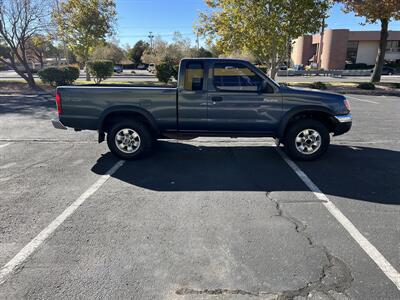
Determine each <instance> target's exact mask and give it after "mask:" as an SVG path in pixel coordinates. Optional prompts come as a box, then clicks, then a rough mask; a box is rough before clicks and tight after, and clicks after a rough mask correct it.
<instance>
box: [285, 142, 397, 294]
mask: <svg viewBox="0 0 400 300" xmlns="http://www.w3.org/2000/svg"><path fill="white" fill-rule="evenodd" d="M277 151H278V153H279V154H280V155H281V157H282V158H283V160H284V161H285V162H286V163H287V164H288V165H289V167H290V168H291V169H292V170H293V171H294V172H295V173H296V174H297V176H299V177H300V179H301V180H302V181H303V182H304V184H305V185H306V186H307V187H308V188H309V189H310V191H311V192H312V193H313V194H314V195H315V196H316V197H317V198H318V199H319V200H321V201H323V202H322V205H324V206H325V208H326V209H327V210H328V211H329V213H330V214H331V215H332V216H333V217H334V218H335V219H336V220H337V221H338V222H339V223H340V224H341V225H342V226H343V228H344V229H346V231H347V232H348V233H349V234H350V236H351V237H352V238H353V239H354V240H355V241H356V242H357V244H358V245H359V246H360V247H361V248H362V249H363V250H364V251H365V253H367V254H368V256H369V257H370V258H371V259H372V260H373V261H374V262H375V263H376V265H377V266H378V267H379V268H380V269H381V270H382V272H383V273H384V274H385V275H386V277H387V278H389V279H390V280H391V281H392V282H393V283H394V284H395V285H396V287H397V289H398V290H400V273H399V272H398V271H397V270H396V269H395V268H394V267H393V266H392V265H391V264H390V263H389V261H388V260H387V259H386V258H385V257H384V256H383V255H382V254H381V253H380V252H379V251H378V249H376V247H375V246H374V245H372V244H371V243H370V242H369V241H368V240H367V239H366V238H365V236H363V235H362V233H361V232H360V231H359V230H358V229H357V228H356V227H355V226H354V224H353V223H351V221H350V220H349V219H348V218H347V217H346V216H345V215H344V214H343V213H342V212H341V211H340V210H339V208H337V206H336V205H335V204H333V202H332V201H330V200H329V198H328V197H327V196H326V195H325V194H324V193H322V192H321V190H320V189H319V188H318V187H317V186H316V185H315V183H314V182H312V181H311V179H310V178H309V177H308V176H307V175H306V174H305V173H304V172H303V171H302V170H301V169H300V168H299V167H298V166H297V164H295V163H294V162H293V161H292V160H291V159H290V158H289V157H288V156H287V155H286V154H285V153H283V152H282V150H280V149H279V148H277Z"/></svg>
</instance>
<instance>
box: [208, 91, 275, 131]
mask: <svg viewBox="0 0 400 300" xmlns="http://www.w3.org/2000/svg"><path fill="white" fill-rule="evenodd" d="M215 97H219V98H222V99H220V101H213V98H215ZM208 105H209V107H208V128H209V130H210V131H245V132H253V131H254V132H271V131H274V130H275V129H276V128H277V126H278V123H279V119H280V117H281V113H282V97H281V96H280V95H279V94H260V93H252V92H251V93H247V92H246V93H237V92H209V95H208Z"/></svg>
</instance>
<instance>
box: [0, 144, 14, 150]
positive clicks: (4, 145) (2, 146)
mask: <svg viewBox="0 0 400 300" xmlns="http://www.w3.org/2000/svg"><path fill="white" fill-rule="evenodd" d="M11 144H12V143H6V144H3V145H0V149H1V148H5V147H7V146H10V145H11Z"/></svg>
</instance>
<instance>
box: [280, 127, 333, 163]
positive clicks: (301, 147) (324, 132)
mask: <svg viewBox="0 0 400 300" xmlns="http://www.w3.org/2000/svg"><path fill="white" fill-rule="evenodd" d="M329 144H330V135H329V131H328V129H327V128H326V126H325V125H324V124H322V123H321V122H319V121H317V120H312V119H305V120H299V121H297V122H296V123H294V124H292V125H291V126H290V127H289V128H288V130H287V132H286V135H285V149H286V152H287V154H288V155H289V156H290V157H291V158H292V159H295V160H306V161H310V160H315V159H317V158H319V157H321V156H322V155H323V154H324V153H325V152H326V150H327V149H328V147H329Z"/></svg>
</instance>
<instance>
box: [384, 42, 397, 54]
mask: <svg viewBox="0 0 400 300" xmlns="http://www.w3.org/2000/svg"><path fill="white" fill-rule="evenodd" d="M386 51H388V52H400V41H388V43H387V46H386Z"/></svg>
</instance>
